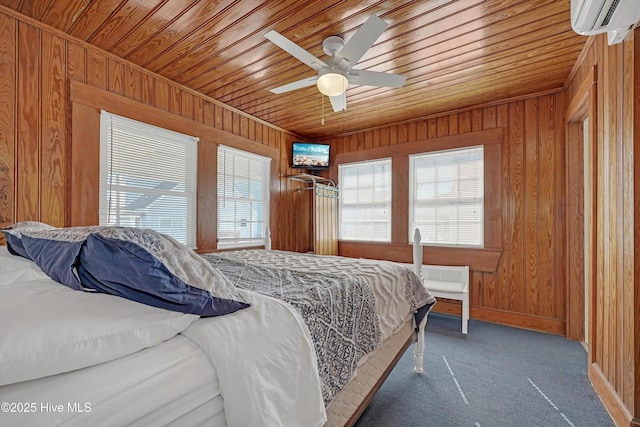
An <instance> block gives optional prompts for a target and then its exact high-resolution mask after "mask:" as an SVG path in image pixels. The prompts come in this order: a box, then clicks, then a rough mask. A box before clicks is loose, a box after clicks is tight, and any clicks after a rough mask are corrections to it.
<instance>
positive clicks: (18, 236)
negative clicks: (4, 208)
mask: <svg viewBox="0 0 640 427" xmlns="http://www.w3.org/2000/svg"><path fill="white" fill-rule="evenodd" d="M54 228H55V227H53V226H51V225H49V224H45V223H44V222H39V221H20V222H16V223H15V224H12V225H10V226H8V227H5V228H3V229H2V232H3V233H4V238H5V239H6V240H7V249H8V250H9V252H10V253H12V254H13V255H19V256H21V257H25V258H29V255H28V254H27V251H26V250H25V248H24V245H23V244H22V233H23V232H26V231H41V230H52V229H54ZM29 259H31V258H29Z"/></svg>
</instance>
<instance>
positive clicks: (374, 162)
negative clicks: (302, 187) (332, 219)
mask: <svg viewBox="0 0 640 427" xmlns="http://www.w3.org/2000/svg"><path fill="white" fill-rule="evenodd" d="M376 165H383V166H386V167H387V168H388V173H389V178H388V181H389V194H390V197H389V200H388V201H386V200H383V201H382V202H378V203H384V206H385V207H387V209H388V211H389V212H388V214H387V216H388V218H387V221H385V222H386V223H387V224H388V230H389V231H388V233H387V236H386V237H385V238H384V239H362V238H355V239H346V238H344V237H343V234H342V233H343V231H344V226H343V216H344V215H343V209H344V184H340V193H339V199H338V236H339V237H338V239H339V240H345V241H346V240H349V241H354V242H391V227H392V223H393V216H392V208H391V202H392V198H393V174H392V161H391V158H390V157H389V158H382V159H375V160H366V161H362V162H352V163H344V164H341V165H338V176H339V178H338V181H339V182H342V181H343V175H342V173H343V171H344V170H345V169H347V168H358V167H367V166H376ZM374 179H375V178H374ZM372 187H375V184H374V185H373V186H372ZM357 188H360V187H357ZM371 203H372V204H378V203H377V202H376V201H375V200H374V201H372V202H371ZM352 204H353V203H352ZM356 204H357V203H356ZM369 223H371V224H374V223H375V221H374V220H373V219H372V221H370V222H369Z"/></svg>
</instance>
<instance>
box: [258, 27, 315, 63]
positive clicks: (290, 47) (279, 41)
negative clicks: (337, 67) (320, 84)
mask: <svg viewBox="0 0 640 427" xmlns="http://www.w3.org/2000/svg"><path fill="white" fill-rule="evenodd" d="M264 36H265V37H266V38H267V39H269V40H271V42H272V43H274V44H275V45H277V46H278V47H280V49H282V50H284V51H285V52H287V53H289V54H290V55H291V56H293V57H294V58H296V59H298V60H299V61H302V62H303V63H305V64H307V65H308V66H309V67H311V68H313V69H314V70H316V71H320V70H321V69H323V68H326V67H327V66H328V65H327V64H326V63H325V62H324V61H322V60H320V59H318V58H316V57H315V56H313V55H312V54H310V53H309V52H307V51H306V50H304V49H303V48H301V47H300V46H298V45H297V44H295V43H294V42H292V41H291V40H289V39H288V38H286V37H285V36H283V35H282V34H280V33H278V32H276V31H274V30H271V31H269V32H268V33H267V34H265V35H264Z"/></svg>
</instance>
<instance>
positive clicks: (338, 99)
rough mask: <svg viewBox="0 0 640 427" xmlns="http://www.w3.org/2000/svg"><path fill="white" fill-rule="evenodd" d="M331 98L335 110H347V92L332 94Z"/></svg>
mask: <svg viewBox="0 0 640 427" xmlns="http://www.w3.org/2000/svg"><path fill="white" fill-rule="evenodd" d="M329 99H330V100H331V106H332V107H333V111H335V112H336V113H338V112H340V111H346V110H347V94H346V92H345V93H342V94H340V95H336V96H330V97H329Z"/></svg>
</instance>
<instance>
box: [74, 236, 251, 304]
mask: <svg viewBox="0 0 640 427" xmlns="http://www.w3.org/2000/svg"><path fill="white" fill-rule="evenodd" d="M78 275H79V277H80V281H81V282H82V285H83V286H84V287H87V288H92V289H95V290H97V291H100V292H104V293H108V294H111V295H117V296H120V297H124V298H127V299H130V300H133V301H137V302H140V303H143V304H147V305H152V306H154V307H160V308H164V309H168V310H173V311H180V312H183V313H190V314H198V315H200V316H203V317H209V316H220V315H224V314H228V313H233V312H235V311H237V310H240V309H243V308H246V307H249V304H248V303H247V302H246V301H244V300H243V298H241V297H240V295H239V293H238V291H237V289H236V288H235V286H234V285H233V284H232V283H231V282H230V281H229V280H228V279H227V278H226V277H225V276H224V275H222V274H221V273H220V272H219V271H217V270H216V269H215V268H214V267H212V266H211V265H210V264H209V263H208V262H207V261H206V260H204V259H203V258H201V257H200V256H199V255H197V254H196V253H195V252H194V251H192V250H191V249H189V248H187V247H186V246H184V245H182V244H181V243H179V242H178V241H176V240H175V239H173V238H172V237H170V236H167V235H164V234H162V233H158V232H156V231H153V230H149V229H140V228H132V227H101V228H100V229H99V230H97V231H95V232H94V233H92V234H90V235H89V236H88V237H87V240H86V243H85V244H84V245H83V246H82V250H81V251H80V262H79V265H78Z"/></svg>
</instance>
